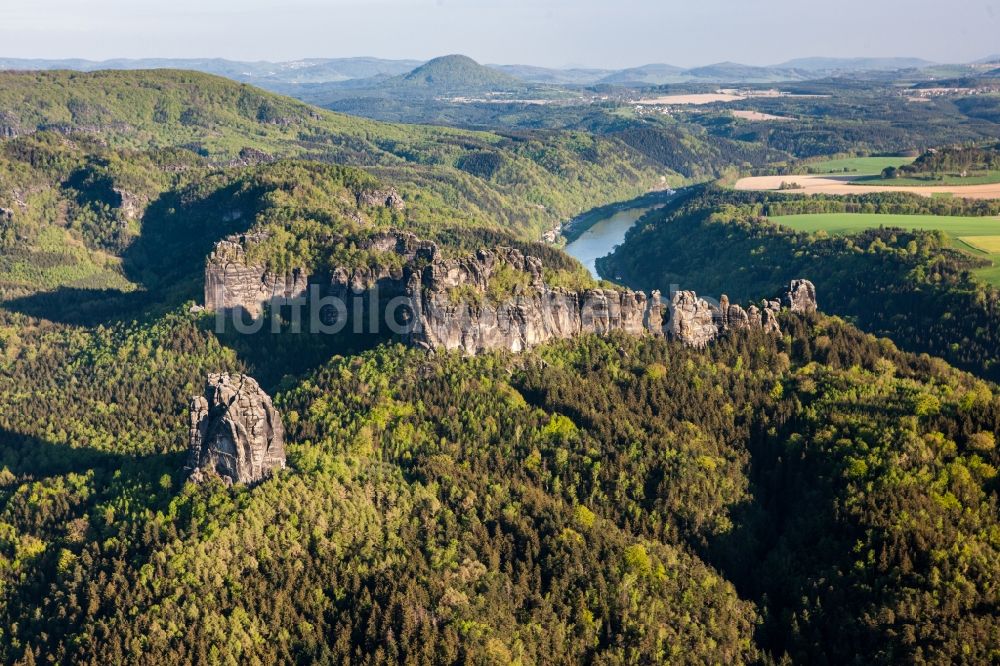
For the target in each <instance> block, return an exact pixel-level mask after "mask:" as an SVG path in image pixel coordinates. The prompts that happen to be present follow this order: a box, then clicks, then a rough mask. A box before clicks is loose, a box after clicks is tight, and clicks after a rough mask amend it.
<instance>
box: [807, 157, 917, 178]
mask: <svg viewBox="0 0 1000 666" xmlns="http://www.w3.org/2000/svg"><path fill="white" fill-rule="evenodd" d="M912 161H913V158H912V157H849V158H845V159H839V160H826V161H824V162H815V163H813V164H807V165H806V168H807V169H808V170H809V172H810V173H848V174H851V175H854V176H877V175H879V174H881V173H882V170H883V169H885V168H886V167H891V166H894V167H898V166H902V165H904V164H909V163H910V162H912Z"/></svg>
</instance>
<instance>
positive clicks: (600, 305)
mask: <svg viewBox="0 0 1000 666" xmlns="http://www.w3.org/2000/svg"><path fill="white" fill-rule="evenodd" d="M260 240H262V237H260V236H253V235H244V236H239V237H230V238H227V239H225V240H223V241H220V242H219V243H218V244H217V245H216V249H215V251H214V252H213V253H212V255H211V256H210V257H209V260H208V264H207V266H206V271H205V287H206V289H205V297H206V301H205V302H206V306H207V309H209V310H220V309H233V308H242V309H243V310H245V311H247V312H249V313H250V314H251V315H253V316H254V317H257V316H259V315H260V314H261V313H262V312H263V309H264V306H265V304H266V303H268V302H269V301H272V302H273V300H274V299H277V300H278V301H279V302H281V301H283V300H284V299H293V298H298V297H302V296H305V295H306V291H307V289H308V288H309V286H310V285H312V286H313V287H315V288H317V289H318V290H319V292H320V295H322V296H323V297H327V296H333V297H336V298H341V299H343V304H344V306H345V307H341V308H339V309H337V308H335V310H337V312H338V314H335V315H331V317H332V318H334V319H336V318H337V317H340V316H346V317H351V316H352V314H353V316H354V317H357V312H358V311H357V310H356V309H355V308H354V306H353V305H354V304H353V303H352V301H351V299H352V298H355V297H356V296H357V295H359V294H371V295H373V297H372V298H369V299H368V301H367V302H365V303H363V307H365V308H371V307H372V306H373V305H377V306H378V307H379V308H380V309H381V310H382V311H381V312H379V313H375V316H371V315H372V313H371V312H370V310H369V311H368V312H366V313H365V322H364V323H363V324H362V328H365V327H370V325H371V323H372V322H376V323H377V324H378V325H386V326H389V328H390V329H392V331H393V332H394V333H399V334H400V335H401V336H402V337H403V338H404V339H405V340H406V341H407V342H409V343H410V344H413V345H416V346H419V347H424V348H428V349H455V350H460V351H463V352H465V353H468V354H478V353H481V352H485V351H489V350H495V349H506V350H509V351H512V352H520V351H524V350H526V349H530V348H531V347H534V346H536V345H539V344H542V343H544V342H547V341H549V340H554V339H561V338H570V337H574V336H577V335H582V334H586V333H597V334H601V335H605V334H608V333H611V332H613V331H621V332H624V333H629V334H633V335H657V336H658V335H668V336H670V337H672V338H674V339H677V340H680V341H681V342H683V343H685V344H688V345H692V346H695V347H704V346H705V345H707V344H708V343H709V342H711V341H712V340H714V339H716V338H718V337H719V336H720V335H724V334H726V333H729V332H731V331H740V330H745V329H760V330H764V331H767V332H771V333H780V331H781V328H780V326H779V323H778V314H779V312H780V311H781V306H782V303H783V302H784V303H785V304H787V305H788V306H789V307H790V308H791V309H792V310H793V311H795V312H811V311H815V309H816V296H815V288H814V287H813V285H812V283H811V282H809V281H808V280H795V281H793V282H792V284H791V286H790V288H789V290H788V292H787V293H786V294H784V295H783V297H782V299H781V300H765V301H761V303H760V305H759V306H757V305H750V306H749V307H748V308H747V309H745V310H744V309H743V308H742V307H741V306H739V305H737V304H734V303H730V302H729V299H728V298H727V297H726V296H722V299H721V300H720V302H719V303H718V304H713V303H710V302H708V301H706V300H704V299H702V298H699V297H698V295H697V294H695V293H694V292H692V291H678V292H676V293H673V294H672V295H671V298H670V301H669V303H663V301H662V299H661V298H660V294H659V292H653V293H652V294H651V295H650V296H649V297H647V295H646V294H645V293H643V292H637V291H631V290H628V289H622V290H617V289H589V290H584V291H574V290H568V289H561V288H555V287H551V286H549V285H547V284H546V283H545V280H544V279H543V266H542V263H541V261H540V260H539V259H538V258H536V257H533V256H530V255H525V254H524V253H523V252H521V251H520V250H517V249H514V248H509V247H498V248H493V249H481V250H479V251H478V252H476V253H475V254H472V255H467V256H462V257H456V258H449V257H445V256H443V255H442V253H441V252H440V251H439V248H438V247H437V246H436V245H435V244H434V243H433V242H430V241H426V240H421V239H420V238H418V237H416V236H414V235H413V234H410V233H406V232H399V231H390V232H382V233H377V234H374V235H372V236H370V237H368V238H366V239H363V240H361V241H359V242H358V244H357V247H358V248H359V249H362V250H365V251H366V255H367V256H368V257H369V259H370V261H369V262H368V263H367V264H364V265H359V266H354V267H346V266H344V267H337V268H334V269H333V270H331V271H329V272H328V274H326V275H312V276H310V275H308V273H307V272H306V271H305V270H303V269H300V270H294V271H291V272H289V273H288V274H285V275H278V274H274V273H271V272H268V271H266V270H264V269H263V268H262V267H260V266H251V265H247V251H246V249H247V244H248V243H254V242H260ZM396 300H402V302H403V307H402V308H397V310H399V312H395V313H390V312H389V310H392V308H390V307H389V305H390V303H391V302H392V301H396ZM397 305H398V303H397ZM399 314H401V315H402V316H401V317H400V316H398V315H399ZM321 318H322V319H323V321H324V323H331V322H329V321H327V317H326V316H323V317H321ZM387 319H388V320H390V321H391V322H394V323H396V324H397V325H399V327H400V328H403V329H405V330H396V329H394V328H393V326H392V325H391V324H390V323H389V322H388V321H386V320H387ZM355 323H356V326H355V328H356V329H357V323H358V322H357V321H356V322H355ZM365 330H367V328H365ZM356 332H361V331H357V330H356ZM369 332H375V331H369Z"/></svg>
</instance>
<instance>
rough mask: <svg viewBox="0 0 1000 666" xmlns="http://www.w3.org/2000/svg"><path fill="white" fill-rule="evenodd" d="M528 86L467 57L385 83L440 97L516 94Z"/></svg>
mask: <svg viewBox="0 0 1000 666" xmlns="http://www.w3.org/2000/svg"><path fill="white" fill-rule="evenodd" d="M524 85H525V82H524V81H522V80H520V79H517V78H515V77H513V76H511V75H510V74H507V73H505V72H501V71H497V70H495V69H493V68H491V67H487V66H485V65H480V64H479V63H478V62H476V61H475V60H473V59H472V58H470V57H468V56H464V55H446V56H441V57H440V58H434V59H433V60H430V61H428V62H426V63H424V64H423V65H421V66H419V67H417V68H416V69H414V70H413V71H411V72H409V73H408V74H403V75H401V76H397V77H395V78H392V79H389V80H387V81H386V82H385V86H386V87H393V88H409V89H426V90H430V91H434V92H439V93H443V92H465V91H489V90H514V89H518V88H523V87H524Z"/></svg>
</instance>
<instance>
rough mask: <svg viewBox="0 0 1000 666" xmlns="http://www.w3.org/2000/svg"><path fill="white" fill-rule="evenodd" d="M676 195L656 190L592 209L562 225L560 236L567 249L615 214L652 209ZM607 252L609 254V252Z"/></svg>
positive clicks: (668, 190)
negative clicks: (635, 209)
mask: <svg viewBox="0 0 1000 666" xmlns="http://www.w3.org/2000/svg"><path fill="white" fill-rule="evenodd" d="M676 195H677V192H676V190H670V189H667V190H656V191H654V192H647V193H646V194H644V195H642V196H641V197H636V198H635V199H629V200H628V201H618V202H615V203H612V204H607V205H605V206H599V207H597V208H592V209H590V210H588V211H587V212H586V213H582V214H580V215H577V216H576V217H574V218H573V219H572V220H570V221H569V222H567V223H566V224H564V225H562V229H561V232H560V234H561V235H562V237H563V238H565V239H566V243H567V247H568V245H569V244H571V243H573V242H574V241H575V240H577V239H578V238H579V237H580V236H582V235H583V233H584V232H586V231H587V230H588V229H590V228H591V227H593V226H594V225H595V224H597V223H598V222H600V221H602V220H606V219H608V218H610V217H612V216H613V215H615V214H616V213H620V212H622V211H625V210H631V209H634V208H647V209H648V208H652V207H654V206H658V205H661V204H665V203H667V202H668V201H670V200H671V199H672V198H673V197H674V196H676ZM608 251H609V252H610V250H608Z"/></svg>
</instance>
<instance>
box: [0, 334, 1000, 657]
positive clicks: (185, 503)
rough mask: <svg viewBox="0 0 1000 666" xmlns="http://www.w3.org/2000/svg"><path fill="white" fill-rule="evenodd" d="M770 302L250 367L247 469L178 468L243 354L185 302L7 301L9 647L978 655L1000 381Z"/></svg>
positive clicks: (988, 600)
mask: <svg viewBox="0 0 1000 666" xmlns="http://www.w3.org/2000/svg"><path fill="white" fill-rule="evenodd" d="M782 323H783V325H784V327H785V329H786V336H785V337H784V338H775V337H771V336H766V335H763V334H756V335H738V336H734V337H732V338H729V339H726V340H723V341H722V342H720V343H718V344H716V345H714V346H713V347H712V348H711V349H709V350H708V351H704V352H702V351H694V350H690V349H687V348H684V347H682V346H680V345H678V344H674V343H665V342H663V341H655V340H641V339H634V338H626V337H616V338H612V339H610V340H601V339H599V338H593V337H590V338H583V339H580V340H578V341H575V342H567V343H560V344H556V345H553V346H551V347H548V348H545V349H542V350H540V351H539V352H537V353H533V354H530V355H527V356H522V357H517V356H509V355H490V356H485V357H480V358H476V359H469V358H462V357H458V356H453V355H449V354H442V355H436V356H427V355H426V354H425V353H423V352H418V351H407V350H404V349H403V348H401V347H398V346H384V347H379V348H377V349H374V350H372V351H370V352H366V353H363V354H361V355H360V356H349V357H339V356H338V357H334V358H333V359H332V360H330V361H329V362H327V363H325V364H323V365H322V366H321V367H319V368H317V369H316V370H315V371H312V372H310V373H308V374H307V375H306V376H305V377H304V379H303V381H294V382H293V381H290V380H286V381H284V382H282V383H281V384H280V385H279V386H277V387H276V388H277V391H278V394H277V395H278V405H279V407H280V409H282V411H283V413H284V418H285V420H286V425H287V427H288V430H289V435H290V439H291V441H292V442H293V443H292V445H291V458H290V469H289V470H287V471H286V472H283V473H281V474H280V475H278V476H277V477H276V478H274V479H272V480H270V481H267V482H265V483H263V484H262V485H260V486H258V487H256V488H253V489H246V488H242V489H227V488H225V487H224V486H222V485H221V484H218V485H208V486H201V487H194V486H184V484H183V478H182V477H181V476H179V473H178V468H179V464H180V459H179V455H178V453H177V452H178V451H179V450H180V449H181V448H182V446H183V442H184V438H185V433H186V427H185V424H184V421H185V419H184V418H182V416H183V397H184V396H185V395H187V394H188V393H190V392H192V391H194V390H196V386H197V384H198V382H199V381H200V378H201V377H202V374H201V373H202V372H203V371H204V369H205V368H207V367H229V368H238V367H239V366H240V364H241V361H240V359H238V358H236V357H235V356H234V354H233V353H232V352H230V351H227V350H226V349H224V348H222V347H220V345H219V342H218V341H216V340H215V338H214V337H213V336H212V335H211V334H206V333H205V332H203V331H202V330H201V327H200V325H199V324H198V322H197V320H196V319H192V315H172V316H170V317H168V318H167V319H165V320H163V321H162V322H161V323H158V324H156V325H154V326H151V327H149V326H146V327H140V328H139V329H128V328H125V329H121V328H112V329H107V330H106V332H104V333H99V334H92V335H91V336H81V333H80V332H77V331H74V330H72V329H66V328H63V327H58V326H57V327H52V326H51V325H50V326H49V327H47V328H44V327H43V328H42V329H41V330H37V331H33V332H28V333H26V334H25V339H22V341H21V342H22V344H23V345H25V347H26V348H31V349H34V350H36V352H35V354H33V356H34V358H32V359H30V360H29V359H28V358H26V357H25V355H23V354H21V355H18V356H15V357H14V360H13V361H8V362H7V366H6V367H7V372H5V373H4V379H3V382H4V384H5V385H6V386H5V388H4V389H3V392H2V393H0V395H3V396H4V401H5V404H6V405H8V406H10V405H15V404H16V405H17V408H16V409H5V410H4V412H3V423H2V424H0V427H2V428H3V431H4V432H5V436H4V437H3V440H2V444H0V468H2V470H3V471H2V478H3V486H2V490H0V498H2V501H3V510H2V512H0V524H2V526H3V530H4V532H3V540H4V543H5V544H6V545H5V546H4V549H3V551H0V552H2V556H3V560H2V562H3V563H4V566H3V568H2V569H0V571H2V574H0V575H2V578H3V583H4V584H3V587H2V588H0V589H2V594H3V597H2V598H3V601H4V603H3V604H2V613H3V615H4V623H3V625H4V627H5V629H4V636H3V640H2V641H0V644H2V645H3V646H5V647H4V648H3V649H4V653H3V658H4V660H5V661H17V660H20V663H28V662H31V661H35V662H37V661H38V660H40V659H43V658H45V657H47V656H51V657H54V658H56V659H59V660H72V661H74V662H76V663H117V662H121V661H125V660H127V661H129V662H131V663H165V662H171V663H172V662H177V663H192V662H195V661H203V660H206V659H207V660H219V661H232V662H233V663H236V662H239V663H268V662H273V661H274V660H281V661H301V662H309V661H313V660H319V661H329V660H335V661H339V660H343V659H352V660H358V661H371V662H397V661H409V662H419V661H488V662H493V661H499V662H506V661H516V660H521V661H539V660H545V661H548V660H557V661H558V660H565V659H569V660H581V659H582V660H594V659H597V660H602V661H612V662H626V661H637V660H641V661H664V660H666V661H669V660H685V661H687V660H693V661H735V662H744V661H756V660H764V661H767V660H769V659H771V658H775V659H777V658H782V657H784V656H788V657H791V658H792V659H794V660H796V661H800V660H801V661H805V662H813V661H816V660H824V661H829V662H843V661H850V660H851V659H855V658H856V659H858V660H860V661H862V662H866V663H872V662H889V661H911V660H928V661H943V660H950V659H952V658H959V657H960V656H961V658H964V659H967V660H969V661H978V662H984V661H989V660H990V659H995V658H996V657H997V655H998V652H997V651H998V650H1000V635H998V633H997V625H996V623H995V616H994V614H993V612H992V611H991V610H990V609H991V608H995V605H996V603H997V599H996V585H995V581H994V577H995V575H996V572H997V570H998V569H997V566H996V563H997V557H998V548H1000V544H998V543H997V541H996V539H995V538H994V536H993V535H995V532H996V531H997V529H998V526H997V506H996V499H997V498H996V493H997V487H996V465H997V464H998V460H997V452H996V448H995V438H996V436H997V435H998V434H1000V401H998V399H997V397H996V396H994V394H993V392H992V391H991V389H990V387H989V386H988V385H986V384H984V383H982V382H980V381H977V380H975V379H973V378H972V377H970V376H968V375H965V374H962V373H959V372H956V371H954V370H951V369H949V368H948V367H947V366H946V365H945V364H944V363H942V362H939V361H933V360H931V359H928V358H926V357H923V358H921V357H916V356H912V355H907V354H903V353H900V352H898V351H897V350H896V349H895V348H894V347H893V346H892V345H891V344H890V343H887V342H886V341H876V340H875V339H873V338H870V337H867V336H864V335H862V334H860V333H858V332H857V331H856V330H855V329H854V328H852V327H851V326H849V325H846V324H844V323H843V322H840V321H838V320H835V319H825V318H815V319H811V320H804V319H799V318H797V317H795V316H790V317H787V318H786V319H785V320H784V321H783V322H782ZM25 329H26V330H29V331H30V329H27V327H25ZM71 358H72V359H75V362H69V359H71ZM84 359H85V360H86V364H84V363H82V362H81V361H83V360H84ZM154 377H155V378H156V379H155V381H152V378H154ZM136 384H141V385H143V386H144V387H146V388H145V389H144V396H143V399H142V400H138V399H137V396H136V394H135V393H134V392H132V391H131V390H129V389H127V388H124V387H127V386H132V385H136ZM60 386H72V387H73V392H72V393H71V394H67V393H66V392H65V391H61V390H59V388H58V387H60ZM25 387H31V391H32V394H33V396H34V397H28V396H25V395H24V393H23V391H24V389H25ZM19 395H20V396H22V397H21V398H18V396H19ZM43 396H51V398H48V399H46V398H43ZM102 406H103V407H102ZM902 415H906V416H902ZM303 563H308V564H307V565H306V566H303ZM831 581H835V584H831ZM34 609H38V612H39V613H40V614H39V615H36V614H35V612H34ZM848 618H849V620H848ZM845 620H848V621H845Z"/></svg>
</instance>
